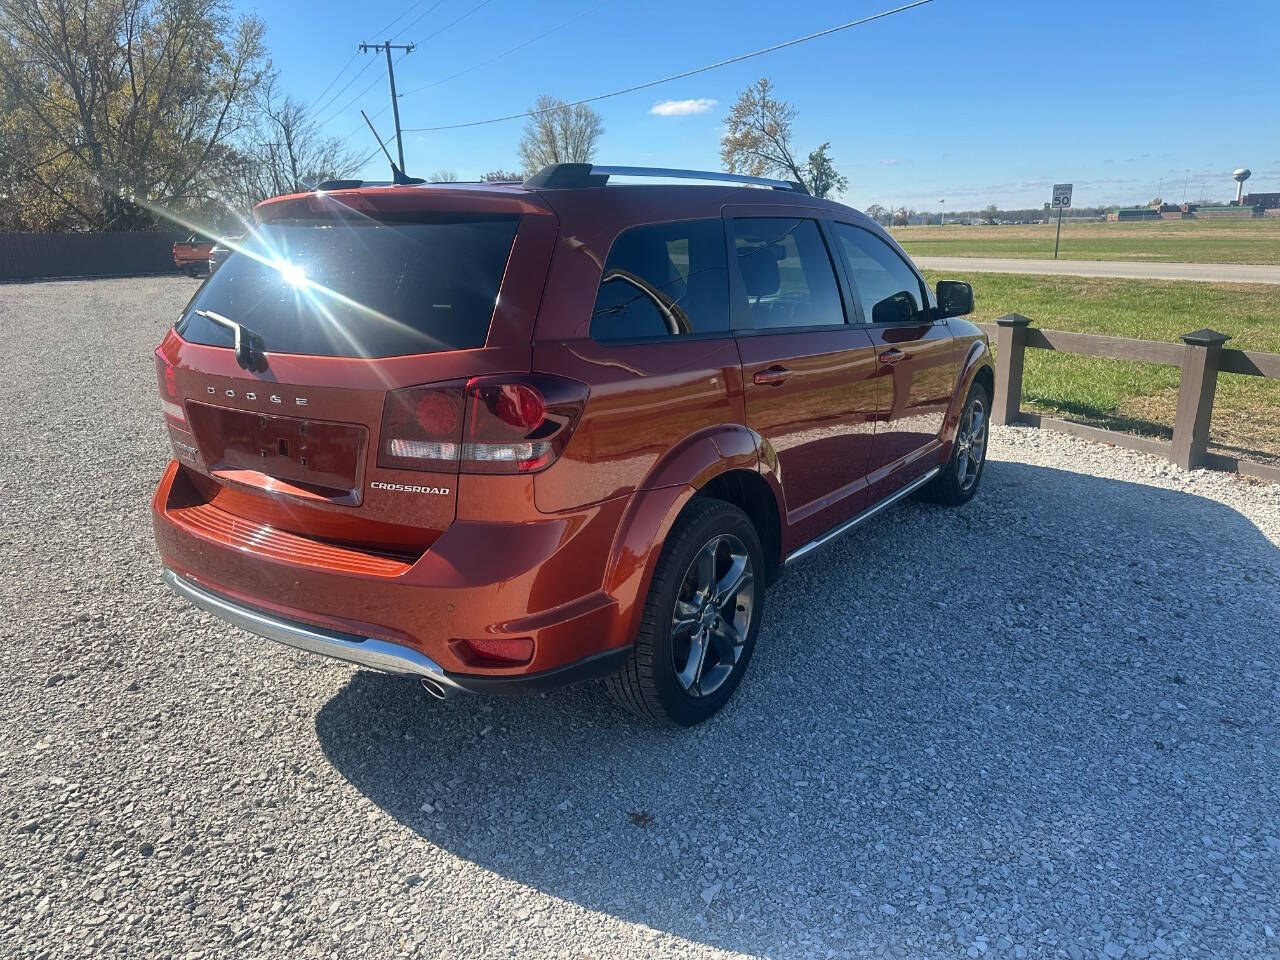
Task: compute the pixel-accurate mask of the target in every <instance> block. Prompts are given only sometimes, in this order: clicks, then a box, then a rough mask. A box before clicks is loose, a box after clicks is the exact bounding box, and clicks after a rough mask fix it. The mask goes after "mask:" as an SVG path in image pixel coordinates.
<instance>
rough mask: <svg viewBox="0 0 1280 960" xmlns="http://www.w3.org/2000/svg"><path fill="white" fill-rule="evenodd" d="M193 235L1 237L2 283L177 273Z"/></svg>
mask: <svg viewBox="0 0 1280 960" xmlns="http://www.w3.org/2000/svg"><path fill="white" fill-rule="evenodd" d="M189 233H190V232H189V231H183V232H181V233H175V232H173V231H168V232H162V233H0V281H4V280H42V279H60V278H63V277H132V276H139V275H142V274H153V273H177V272H178V268H177V267H175V266H174V265H173V244H174V241H176V240H183V239H186V237H187V236H189Z"/></svg>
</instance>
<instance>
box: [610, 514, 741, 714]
mask: <svg viewBox="0 0 1280 960" xmlns="http://www.w3.org/2000/svg"><path fill="white" fill-rule="evenodd" d="M763 593H764V552H763V550H762V549H761V547H760V538H759V536H758V535H757V534H756V529H755V526H754V525H753V524H752V522H751V520H750V518H748V517H747V515H746V514H745V513H743V512H742V511H741V510H740V509H738V508H737V507H735V506H734V505H733V504H731V503H725V502H724V501H722V500H715V499H712V498H710V497H694V498H693V500H691V501H690V502H689V505H688V506H687V507H685V509H684V512H683V513H681V514H680V517H679V519H677V520H676V523H675V525H674V526H673V527H672V529H671V532H670V534H668V536H667V541H666V543H665V544H664V545H663V547H662V553H661V555H660V556H659V558H658V564H657V567H656V568H655V569H654V572H653V581H652V583H651V584H650V586H649V595H648V597H647V598H646V600H645V605H644V610H643V612H642V614H641V619H640V629H639V630H638V631H637V634H636V643H635V647H634V648H633V650H632V653H631V656H630V657H629V658H628V659H627V661H626V662H625V663H624V664H623V665H622V667H621V669H620V670H619V671H618V672H617V673H616V674H614V675H613V676H612V677H609V678H607V679H606V680H605V687H606V689H608V691H609V694H610V696H612V697H613V699H614V700H616V701H617V702H618V703H619V704H620V705H621V706H622V707H624V708H625V709H627V710H629V711H630V712H632V713H634V714H636V715H637V716H641V717H644V718H646V719H648V720H652V721H654V722H656V723H661V724H665V725H668V726H679V727H691V726H693V725H694V724H697V723H701V722H702V721H703V720H706V719H707V718H708V717H710V716H711V715H712V714H714V713H715V712H716V711H717V710H719V709H720V708H721V707H722V706H724V704H725V703H726V702H727V701H728V699H729V697H730V696H732V695H733V691H734V690H736V689H737V687H738V684H739V683H740V682H741V680H742V675H743V673H745V672H746V669H747V665H748V664H749V663H750V662H751V654H752V651H753V650H754V649H755V643H756V634H757V633H758V631H759V628H760V616H761V614H762V613H763V609H764V605H763V603H762V600H763Z"/></svg>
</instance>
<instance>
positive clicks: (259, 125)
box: [221, 76, 362, 209]
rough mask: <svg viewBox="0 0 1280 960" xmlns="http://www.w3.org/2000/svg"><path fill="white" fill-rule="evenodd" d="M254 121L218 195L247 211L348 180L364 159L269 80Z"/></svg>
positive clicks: (257, 100)
mask: <svg viewBox="0 0 1280 960" xmlns="http://www.w3.org/2000/svg"><path fill="white" fill-rule="evenodd" d="M254 106H255V108H256V121H257V122H256V123H255V125H254V126H253V127H252V128H251V129H249V130H248V131H247V132H246V133H245V134H244V135H243V137H242V138H241V142H240V143H239V144H238V145H237V150H236V153H235V157H234V160H233V161H232V162H231V163H229V164H228V166H229V167H230V173H229V180H225V179H224V181H223V182H222V184H221V185H222V193H223V195H224V196H225V197H227V198H228V199H229V200H230V201H231V204H232V206H235V207H238V208H240V209H248V208H249V207H251V206H253V204H255V203H257V202H259V201H260V200H265V199H266V198H267V197H274V196H278V195H279V194H282V193H293V192H296V191H298V190H309V189H312V188H314V187H315V185H316V184H317V183H321V182H323V181H325V180H340V179H343V178H345V177H349V176H351V175H352V174H353V173H355V172H356V171H357V170H358V169H359V167H360V161H361V159H362V157H360V156H359V155H358V154H356V153H353V152H351V151H350V150H348V149H347V148H346V145H345V144H344V143H343V141H342V140H341V139H339V138H338V137H330V136H325V135H324V134H322V133H321V132H320V128H319V126H318V125H317V123H316V120H315V117H314V116H313V115H312V114H311V111H310V109H309V108H308V107H307V106H306V105H305V104H303V103H300V102H299V101H297V100H294V99H293V98H292V97H289V96H285V95H282V94H281V93H280V90H279V87H278V84H277V78H276V77H275V76H271V77H269V78H268V79H267V80H266V81H265V82H264V83H263V84H262V88H261V90H260V91H259V92H258V94H257V96H256V97H255V100H254Z"/></svg>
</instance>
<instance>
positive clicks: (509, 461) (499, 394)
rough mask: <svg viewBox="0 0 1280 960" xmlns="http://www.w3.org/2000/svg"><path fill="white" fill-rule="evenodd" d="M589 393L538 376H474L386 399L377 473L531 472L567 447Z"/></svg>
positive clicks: (572, 383)
mask: <svg viewBox="0 0 1280 960" xmlns="http://www.w3.org/2000/svg"><path fill="white" fill-rule="evenodd" d="M587 393H588V391H587V387H586V386H585V385H584V384H581V383H578V382H576V381H574V380H564V379H562V378H560V377H552V376H546V375H543V374H522V375H520V376H509V375H508V376H493V377H473V378H472V379H471V380H468V381H467V382H466V383H465V384H461V383H447V384H431V385H429V386H423V387H410V388H409V389H407V390H395V391H392V392H391V393H388V394H387V401H386V405H385V406H384V407H383V411H382V433H381V440H380V442H379V450H378V466H380V467H390V468H394V469H401V470H430V471H436V472H448V473H458V472H462V473H532V472H534V471H536V470H541V469H543V468H545V467H547V466H550V465H551V464H552V463H553V462H554V461H555V459H556V457H558V456H559V455H560V453H561V451H563V450H564V448H565V445H566V444H567V443H568V442H569V437H570V436H571V435H572V433H573V429H574V427H575V426H577V422H578V418H579V417H580V416H581V414H582V408H583V406H585V404H586V400H587Z"/></svg>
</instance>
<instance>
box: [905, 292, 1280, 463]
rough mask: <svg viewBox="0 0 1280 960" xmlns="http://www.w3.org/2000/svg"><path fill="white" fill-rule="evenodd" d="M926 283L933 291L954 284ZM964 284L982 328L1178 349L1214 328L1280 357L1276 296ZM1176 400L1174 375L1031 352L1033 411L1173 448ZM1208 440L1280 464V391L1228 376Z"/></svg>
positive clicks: (1028, 385) (1238, 343)
mask: <svg viewBox="0 0 1280 960" xmlns="http://www.w3.org/2000/svg"><path fill="white" fill-rule="evenodd" d="M928 276H929V280H930V282H931V283H933V282H936V281H937V280H939V279H944V278H947V277H949V276H951V275H949V274H942V273H930V274H929V275H928ZM954 279H959V278H958V277H955V278H954ZM964 279H966V280H968V281H970V282H971V283H972V284H973V287H974V296H975V299H976V301H977V308H978V309H977V313H976V314H975V316H974V319H975V320H979V321H991V320H994V319H995V318H996V317H998V316H1000V315H1001V314H1005V313H1021V314H1023V315H1024V316H1027V317H1030V318H1031V319H1032V322H1033V323H1034V324H1035V326H1037V327H1041V328H1043V329H1046V330H1068V331H1073V332H1078V333H1098V334H1103V335H1107V336H1116V337H1138V338H1141V339H1146V340H1164V341H1169V342H1175V343H1176V342H1177V340H1178V335H1179V334H1181V333H1187V332H1189V331H1192V330H1198V329H1200V328H1202V327H1211V328H1212V329H1214V330H1219V331H1221V332H1223V333H1229V334H1231V337H1232V339H1231V340H1230V342H1229V343H1228V344H1227V346H1229V347H1235V348H1238V349H1241V350H1260V351H1263V352H1267V353H1280V294H1277V292H1276V288H1275V287H1273V286H1264V285H1261V284H1210V283H1171V282H1168V281H1146V280H1120V279H1108V278H1096V277H1090V278H1084V277H1046V276H1022V275H1013V274H998V273H991V274H976V275H972V276H968V277H965V278H964ZM1177 394H1178V370H1177V368H1176V367H1169V366H1162V365H1158V364H1148V363H1135V362H1130V361H1123V360H1105V359H1098V358H1094V357H1076V356H1069V355H1066V354H1058V353H1054V352H1051V351H1047V350H1028V351H1027V358H1026V369H1025V373H1024V379H1023V398H1024V405H1025V406H1026V407H1027V409H1029V410H1038V411H1040V412H1044V413H1053V414H1058V415H1061V416H1065V417H1068V418H1070V419H1075V420H1082V421H1085V422H1089V423H1095V424H1098V425H1101V426H1107V427H1110V428H1112V429H1119V430H1127V431H1130V432H1133V433H1140V434H1144V435H1147V436H1155V437H1164V438H1166V439H1167V438H1168V437H1170V436H1172V433H1173V415H1174V410H1175V409H1176V406H1177ZM1210 439H1211V441H1212V443H1213V444H1214V445H1215V446H1216V447H1217V448H1220V449H1222V450H1223V451H1224V452H1229V453H1234V454H1236V455H1241V456H1248V457H1250V458H1253V459H1257V458H1262V459H1266V460H1269V461H1273V462H1274V461H1277V460H1280V381H1277V380H1265V379H1263V378H1261V377H1242V376H1239V375H1234V374H1224V375H1222V376H1221V377H1220V378H1219V380H1218V394H1217V401H1216V403H1215V405H1214V412H1213V429H1212V433H1211V436H1210Z"/></svg>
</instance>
